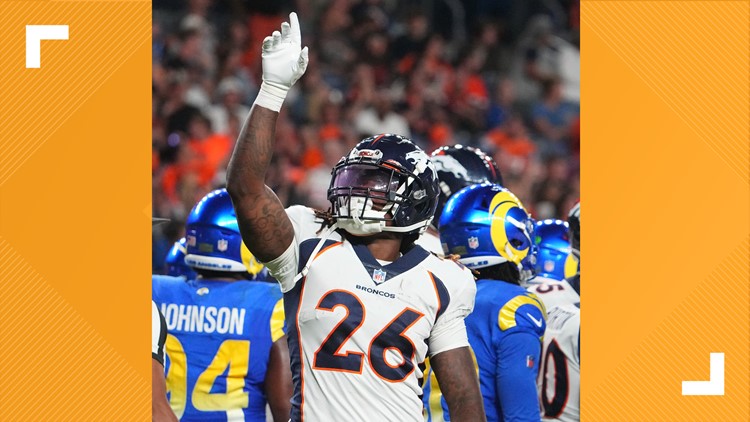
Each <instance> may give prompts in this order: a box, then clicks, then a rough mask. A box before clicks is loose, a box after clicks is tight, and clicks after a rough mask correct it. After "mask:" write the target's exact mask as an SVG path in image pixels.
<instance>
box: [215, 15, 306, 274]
mask: <svg viewBox="0 0 750 422" xmlns="http://www.w3.org/2000/svg"><path fill="white" fill-rule="evenodd" d="M262 58H263V83H262V84H261V87H260V92H259V93H258V97H257V98H256V99H255V104H253V108H252V109H251V111H250V115H249V116H248V118H247V119H246V120H245V123H244V124H243V126H242V130H241V131H240V135H239V138H238V139H237V144H236V145H235V148H234V152H233V153H232V158H231V160H230V161H229V166H228V168H227V191H228V192H229V195H230V196H231V197H232V203H233V204H234V208H235V210H236V211H237V222H238V224H239V228H240V233H241V234H242V240H243V241H244V242H245V245H246V246H247V247H248V249H249V250H250V252H252V253H253V254H254V255H255V257H256V258H258V260H260V261H262V262H268V261H271V260H273V259H274V258H277V257H279V256H280V255H281V254H282V253H283V252H284V251H285V250H286V248H287V247H289V245H290V244H291V243H292V240H293V238H294V231H293V228H292V224H291V222H290V221H289V218H288V217H287V216H286V213H285V212H284V206H283V205H282V204H281V202H280V201H279V199H278V198H277V197H276V194H275V193H274V192H273V191H272V190H271V188H269V187H268V186H266V185H265V177H266V171H267V169H268V165H269V163H270V162H271V156H272V155H273V140H274V132H275V129H276V119H277V118H278V117H279V110H281V105H282V103H283V102H284V98H286V94H287V92H288V91H289V89H290V88H291V87H292V85H294V83H295V82H297V80H298V79H299V78H300V76H302V74H303V73H305V69H306V68H307V47H305V48H304V49H302V48H301V35H300V28H299V21H298V19H297V14H296V13H291V14H290V15H289V23H287V22H284V23H282V24H281V32H279V31H274V33H273V35H272V36H270V37H266V39H265V40H264V41H263V51H262Z"/></svg>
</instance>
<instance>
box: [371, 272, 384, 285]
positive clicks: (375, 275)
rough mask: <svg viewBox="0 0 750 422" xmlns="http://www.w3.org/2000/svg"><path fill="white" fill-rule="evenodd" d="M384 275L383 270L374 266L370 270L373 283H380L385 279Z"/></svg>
mask: <svg viewBox="0 0 750 422" xmlns="http://www.w3.org/2000/svg"><path fill="white" fill-rule="evenodd" d="M386 275H387V274H386V272H385V271H383V270H380V269H377V268H376V269H375V270H373V271H372V281H374V282H375V285H380V284H381V283H383V282H384V281H385V278H386Z"/></svg>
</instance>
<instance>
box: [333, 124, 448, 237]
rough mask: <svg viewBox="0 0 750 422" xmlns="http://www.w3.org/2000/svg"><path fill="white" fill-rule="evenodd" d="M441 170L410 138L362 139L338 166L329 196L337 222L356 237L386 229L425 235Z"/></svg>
mask: <svg viewBox="0 0 750 422" xmlns="http://www.w3.org/2000/svg"><path fill="white" fill-rule="evenodd" d="M437 190H438V186H437V174H436V172H435V166H434V165H433V164H432V161H430V158H429V157H428V156H427V154H426V153H425V152H424V151H422V149H420V148H419V147H418V146H416V145H415V144H414V143H412V141H411V140H409V139H408V138H406V137H403V136H400V135H392V134H380V135H377V136H372V137H369V138H366V139H364V140H362V141H360V142H359V143H358V144H357V145H356V146H355V147H354V149H352V150H351V152H349V154H348V155H346V156H345V157H342V158H341V160H340V161H339V162H338V164H336V166H335V167H334V168H333V171H332V176H331V184H330V186H329V188H328V200H329V201H331V206H332V216H333V217H334V218H335V219H336V223H337V226H338V227H339V228H342V229H344V230H346V231H347V232H349V233H350V234H353V235H356V236H365V235H369V234H374V233H379V232H383V231H390V232H398V233H404V234H420V233H422V232H423V231H424V230H425V229H426V228H427V226H428V225H429V224H430V222H431V221H432V218H433V216H434V214H435V207H436V206H437Z"/></svg>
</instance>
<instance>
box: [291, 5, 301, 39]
mask: <svg viewBox="0 0 750 422" xmlns="http://www.w3.org/2000/svg"><path fill="white" fill-rule="evenodd" d="M289 24H290V25H291V27H292V28H291V36H292V42H293V43H295V44H297V45H300V44H302V35H301V34H300V30H299V19H297V14H296V13H294V12H292V13H290V14H289Z"/></svg>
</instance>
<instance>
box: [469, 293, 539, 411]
mask: <svg viewBox="0 0 750 422" xmlns="http://www.w3.org/2000/svg"><path fill="white" fill-rule="evenodd" d="M545 318H546V310H545V308H544V305H543V304H542V302H541V301H540V300H539V298H537V297H536V296H535V295H534V294H532V293H529V292H527V291H526V290H525V289H524V288H523V287H521V286H517V285H514V284H510V283H505V282H503V281H496V280H478V281H477V298H476V305H475V307H474V312H472V313H471V314H470V315H469V316H468V317H467V318H466V329H467V331H468V333H469V343H471V348H472V349H473V350H474V356H475V358H476V360H477V365H478V366H479V384H480V387H481V390H482V397H483V398H484V410H485V412H486V413H487V420H488V421H539V420H540V415H539V400H538V398H537V393H536V377H537V374H538V371H539V356H540V353H541V348H542V338H543V336H544V330H545V328H546V321H545Z"/></svg>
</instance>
